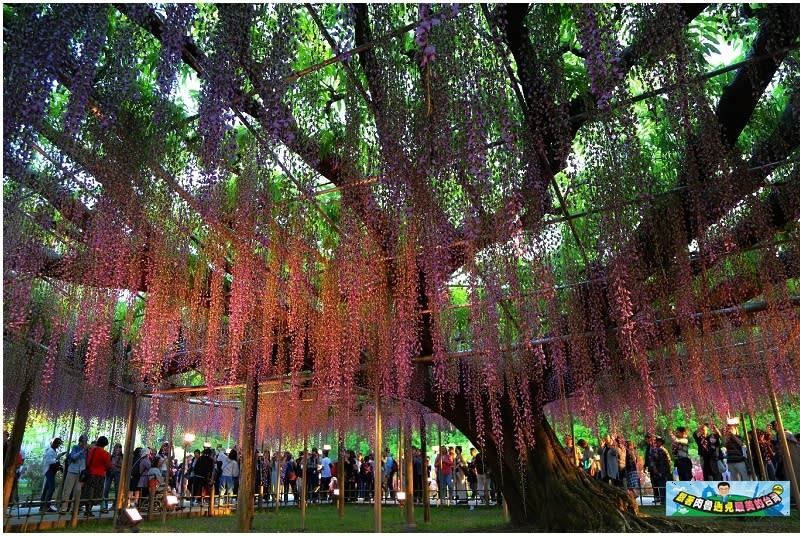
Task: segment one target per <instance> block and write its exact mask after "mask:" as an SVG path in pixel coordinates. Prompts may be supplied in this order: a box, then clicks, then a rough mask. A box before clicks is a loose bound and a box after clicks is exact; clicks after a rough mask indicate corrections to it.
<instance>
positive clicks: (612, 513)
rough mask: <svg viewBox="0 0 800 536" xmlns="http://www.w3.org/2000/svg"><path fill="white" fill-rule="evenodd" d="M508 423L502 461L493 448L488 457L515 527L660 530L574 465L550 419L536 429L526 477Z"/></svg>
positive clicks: (620, 492) (629, 501)
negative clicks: (557, 436)
mask: <svg viewBox="0 0 800 536" xmlns="http://www.w3.org/2000/svg"><path fill="white" fill-rule="evenodd" d="M506 422H509V421H506V420H504V426H503V434H504V448H503V452H502V459H501V456H500V452H498V450H497V449H493V448H486V449H484V453H483V455H484V460H485V461H486V464H487V466H488V468H489V470H490V471H491V473H492V477H493V478H494V479H495V480H496V481H497V484H498V488H499V489H500V490H501V491H502V494H503V500H504V501H505V502H506V504H507V506H508V511H509V514H510V515H511V523H512V525H513V526H515V527H530V528H533V529H535V530H536V531H547V532H553V531H554V532H593V531H603V532H607V531H615V532H616V531H631V530H634V531H642V530H648V528H649V529H650V530H655V527H652V526H651V525H649V524H648V523H645V522H643V521H642V520H641V519H639V518H638V515H637V514H638V510H637V506H636V503H635V501H633V500H632V499H631V498H630V497H629V496H628V495H627V494H626V493H625V492H624V491H623V490H621V489H619V488H615V487H613V486H611V485H608V484H604V483H602V482H599V481H597V480H594V479H592V478H589V477H588V476H586V474H585V473H583V471H580V470H578V469H577V468H576V467H575V466H574V465H572V464H571V463H570V460H569V458H568V457H567V455H566V453H565V452H564V450H563V448H562V447H561V445H560V444H559V442H558V440H557V439H556V437H555V434H554V433H553V430H552V429H551V428H550V425H549V424H548V422H547V420H546V419H545V418H544V417H542V418H541V419H540V422H539V423H538V424H537V425H536V427H535V429H534V435H535V438H536V446H535V447H534V448H530V449H528V452H527V460H526V461H525V471H524V472H522V471H520V465H519V464H520V462H519V456H518V453H517V451H516V448H515V446H514V442H513V437H514V427H513V425H509V424H505V423H506ZM565 505H569V506H568V508H569V510H568V512H565V509H564V506H565Z"/></svg>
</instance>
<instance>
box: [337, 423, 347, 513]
mask: <svg viewBox="0 0 800 536" xmlns="http://www.w3.org/2000/svg"><path fill="white" fill-rule="evenodd" d="M344 454H345V453H344V432H339V460H338V462H339V463H338V465H339V468H338V470H337V471H336V472H337V478H336V482H337V483H336V487H337V488H338V489H339V501H338V503H337V504H338V508H339V519H342V518H343V517H344V481H345V477H344Z"/></svg>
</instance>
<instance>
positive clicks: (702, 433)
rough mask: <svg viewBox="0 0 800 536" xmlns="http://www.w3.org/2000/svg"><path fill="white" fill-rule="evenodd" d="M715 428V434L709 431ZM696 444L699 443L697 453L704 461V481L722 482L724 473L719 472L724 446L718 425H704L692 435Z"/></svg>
mask: <svg viewBox="0 0 800 536" xmlns="http://www.w3.org/2000/svg"><path fill="white" fill-rule="evenodd" d="M710 426H713V430H714V431H713V432H711V431H710V430H709V428H710ZM692 437H694V442H695V443H697V453H698V454H699V455H700V459H701V460H703V480H722V473H721V472H720V470H719V463H718V462H719V458H720V456H719V448H720V446H721V444H722V441H721V439H722V437H721V435H720V433H719V429H718V428H717V425H715V424H713V423H708V422H706V423H703V424H702V425H701V426H699V427H698V428H697V430H695V431H694V433H692Z"/></svg>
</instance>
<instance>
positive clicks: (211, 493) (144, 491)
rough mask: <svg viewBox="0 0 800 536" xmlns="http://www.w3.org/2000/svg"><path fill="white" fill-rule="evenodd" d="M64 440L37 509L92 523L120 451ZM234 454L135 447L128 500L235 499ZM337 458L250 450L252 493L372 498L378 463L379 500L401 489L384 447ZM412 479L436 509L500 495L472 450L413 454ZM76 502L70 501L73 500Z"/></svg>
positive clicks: (283, 497)
mask: <svg viewBox="0 0 800 536" xmlns="http://www.w3.org/2000/svg"><path fill="white" fill-rule="evenodd" d="M63 444H64V442H63V440H62V439H61V438H60V437H56V438H54V439H53V440H52V441H51V443H50V446H49V447H48V448H47V449H46V450H45V452H44V456H43V462H42V463H43V470H44V484H43V487H42V492H41V497H40V511H41V512H45V513H49V512H52V513H55V512H58V513H61V514H67V513H69V512H70V510H71V508H73V507H74V506H73V505H75V504H79V507H78V508H80V510H79V512H82V513H83V514H84V515H85V516H87V517H93V516H94V515H95V514H94V513H93V507H94V506H95V505H96V504H100V512H101V513H103V512H107V511H108V509H109V507H110V505H112V504H113V503H112V501H113V500H115V499H114V498H111V492H112V491H113V492H114V494H116V493H117V492H118V491H119V488H120V481H121V479H122V478H123V475H122V474H121V472H122V467H123V458H124V455H123V452H122V445H120V444H119V443H117V444H115V445H114V446H113V447H112V449H111V451H110V452H109V451H107V450H106V447H107V446H108V444H109V442H108V439H107V438H106V437H105V436H99V437H98V438H97V439H96V440H95V441H92V442H91V443H90V442H89V437H88V436H87V435H85V434H83V435H81V436H80V437H79V438H78V442H77V444H75V445H74V446H72V448H70V449H69V450H64V451H62V450H61V449H62V446H63ZM240 456H241V454H240V452H239V449H238V447H236V446H234V447H233V448H231V449H223V447H222V445H218V447H217V448H216V450H215V449H213V448H211V447H210V446H208V445H205V446H204V448H203V449H202V450H201V449H195V450H194V452H193V453H189V452H188V450H187V452H186V455H185V457H184V459H183V461H180V460H178V459H177V458H175V453H174V448H173V447H172V446H171V445H170V443H169V442H164V443H163V444H162V445H161V448H160V449H158V450H156V449H155V448H148V447H138V448H136V449H135V450H134V452H133V453H132V456H131V463H130V466H129V473H128V475H127V479H128V480H127V487H128V491H129V492H130V494H131V495H130V500H132V501H134V502H135V503H136V504H138V505H139V507H140V508H141V507H144V508H147V507H148V504H149V502H148V501H150V498H151V497H152V496H154V495H155V494H157V493H158V494H166V493H171V494H175V495H177V496H181V497H183V498H185V499H187V500H189V501H190V504H208V503H209V501H210V500H211V497H217V498H218V499H217V500H218V503H217V504H220V505H224V504H230V503H232V502H234V501H236V500H237V498H238V494H239V478H240V463H239V462H240ZM340 459H341V462H342V463H341V464H340V460H339V459H337V460H333V459H332V458H331V453H330V452H329V450H321V451H320V449H317V448H312V449H311V450H310V451H308V452H305V451H301V452H298V453H297V456H294V455H293V454H292V453H291V452H289V451H285V452H275V453H270V452H269V451H265V452H260V451H258V450H256V451H255V460H254V462H255V463H254V464H253V468H254V473H255V474H254V477H255V478H254V481H255V494H256V497H259V498H260V499H261V500H263V501H265V502H270V501H273V500H278V501H280V502H282V503H283V504H284V505H288V504H295V505H297V504H299V501H300V498H301V496H302V490H303V488H304V487H305V492H306V495H305V497H306V501H308V502H309V503H320V502H332V501H334V500H335V499H336V497H337V496H338V494H339V493H341V494H343V495H344V500H345V501H346V502H356V501H372V500H374V490H375V474H376V473H377V470H376V464H377V463H380V464H381V498H382V499H383V500H396V499H397V492H398V491H400V490H401V489H403V485H402V482H401V479H400V477H399V475H400V474H401V473H404V472H405V470H404V469H402V470H401V464H402V463H404V461H403V460H399V459H396V458H395V457H394V456H393V455H392V453H391V452H390V450H389V449H388V448H386V449H385V450H384V452H383V453H382V455H381V456H380V457H376V456H375V454H374V453H368V454H366V455H362V454H361V452H356V451H354V450H352V449H351V450H344V451H343V452H342V453H341V456H340ZM411 467H412V474H411V475H410V478H411V479H412V482H413V490H414V495H413V500H414V501H416V502H418V503H420V502H422V500H423V486H428V489H429V492H430V495H429V496H430V497H431V498H433V499H434V500H435V501H436V502H435V504H441V505H447V504H458V503H466V502H467V500H468V499H476V500H477V499H478V498H481V497H485V498H486V499H487V500H488V499H489V497H491V499H492V500H499V493H498V492H497V490H496V489H495V487H494V485H493V484H492V483H491V477H490V471H489V470H488V469H487V468H484V464H483V462H482V458H481V455H480V453H478V452H477V450H476V449H475V448H472V449H470V456H469V459H467V457H466V456H464V454H463V451H462V447H461V446H455V447H447V446H444V445H443V446H441V447H440V448H439V449H438V454H437V455H436V457H435V459H434V461H433V463H431V459H430V457H429V456H425V457H424V460H423V452H422V451H421V450H420V449H419V448H415V449H413V456H412V464H411ZM58 472H63V485H62V487H61V492H60V493H59V494H58V497H57V498H55V499H54V497H53V496H54V494H55V492H56V475H57V473H58ZM76 497H79V498H80V499H81V500H80V501H79V502H75V500H74V499H75V498H76Z"/></svg>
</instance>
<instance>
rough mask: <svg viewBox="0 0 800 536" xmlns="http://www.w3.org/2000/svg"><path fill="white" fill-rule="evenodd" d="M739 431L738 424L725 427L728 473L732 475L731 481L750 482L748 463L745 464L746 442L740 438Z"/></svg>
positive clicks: (724, 439)
mask: <svg viewBox="0 0 800 536" xmlns="http://www.w3.org/2000/svg"><path fill="white" fill-rule="evenodd" d="M738 431H739V427H738V425H737V424H728V425H727V426H726V427H725V434H724V436H723V442H724V444H725V456H726V457H727V461H728V471H729V472H730V474H731V478H730V479H731V480H750V477H749V476H748V474H747V463H745V454H744V440H742V438H741V436H739V434H738Z"/></svg>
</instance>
